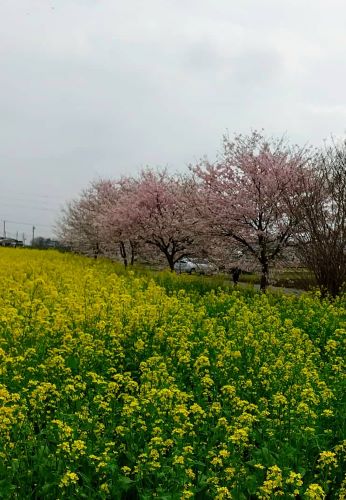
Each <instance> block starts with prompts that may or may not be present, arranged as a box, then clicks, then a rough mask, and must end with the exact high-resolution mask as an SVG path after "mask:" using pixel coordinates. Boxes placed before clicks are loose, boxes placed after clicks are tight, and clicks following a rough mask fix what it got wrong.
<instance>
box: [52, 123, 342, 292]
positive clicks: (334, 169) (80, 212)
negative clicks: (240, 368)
mask: <svg viewBox="0 0 346 500" xmlns="http://www.w3.org/2000/svg"><path fill="white" fill-rule="evenodd" d="M189 170H190V171H189V174H186V175H178V174H174V175H172V174H169V173H168V171H167V170H165V169H164V170H152V169H145V170H142V171H141V172H140V174H139V175H138V176H136V177H123V178H121V179H119V180H109V179H102V180H98V181H94V182H93V183H92V184H91V185H90V186H89V187H88V188H87V189H86V190H84V191H83V192H82V193H81V195H80V196H79V198H77V199H75V200H73V201H71V202H70V203H69V204H68V206H67V207H66V209H65V210H64V213H63V214H62V217H61V218H60V220H59V223H58V231H59V237H60V238H61V239H62V241H64V242H65V243H67V244H69V246H70V247H72V248H73V249H75V250H77V251H81V252H84V253H87V254H89V255H90V254H92V255H94V256H95V257H97V256H98V255H101V254H104V255H109V256H120V257H121V258H122V259H123V262H124V264H125V266H127V265H128V264H133V262H134V261H135V259H136V258H137V257H138V256H140V257H141V258H142V259H147V260H151V261H154V260H157V259H158V258H160V257H161V258H164V259H166V261H167V263H168V265H169V267H170V269H171V270H173V269H174V264H175V262H176V261H177V260H178V259H180V258H181V257H183V256H186V255H196V256H208V258H210V259H211V260H214V261H216V262H217V264H218V265H219V266H220V265H221V266H223V267H224V268H226V269H227V268H231V267H234V266H238V267H239V266H240V267H246V268H248V269H249V268H250V267H251V268H252V269H253V268H258V269H259V270H260V272H261V289H262V290H265V289H266V287H267V285H268V279H269V271H270V269H271V268H272V267H273V266H275V265H278V264H279V263H280V262H281V263H282V262H285V261H286V260H287V259H288V258H289V259H291V260H292V259H297V258H299V260H300V262H302V263H303V264H304V265H305V266H307V267H308V268H310V269H311V270H312V271H313V272H314V274H315V276H316V279H317V282H318V284H319V285H320V287H321V289H322V290H324V291H328V292H329V293H331V294H332V295H333V296H335V295H336V294H337V293H339V291H340V289H341V287H342V284H343V283H344V281H345V280H346V265H345V264H346V262H345V260H346V251H345V242H346V234H345V232H346V229H345V222H346V219H345V218H346V145H345V144H341V145H339V144H333V145H332V146H330V147H328V148H326V149H325V150H324V151H312V150H311V149H307V148H300V147H298V146H292V145H289V144H288V143H287V141H285V140H283V139H279V140H276V139H267V138H266V137H265V136H264V135H263V134H262V133H259V132H256V131H255V132H253V133H252V134H251V135H249V136H243V135H238V136H235V137H234V138H233V139H232V140H231V139H229V138H228V137H224V141H223V150H222V153H221V154H220V155H219V158H218V159H217V161H216V162H214V163H210V162H209V161H208V160H207V159H204V160H203V161H201V162H199V163H198V164H197V165H192V166H190V169H189Z"/></svg>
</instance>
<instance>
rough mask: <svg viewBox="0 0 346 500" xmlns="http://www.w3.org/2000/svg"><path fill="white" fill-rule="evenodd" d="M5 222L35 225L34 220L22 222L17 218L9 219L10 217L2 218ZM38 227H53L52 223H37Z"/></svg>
mask: <svg viewBox="0 0 346 500" xmlns="http://www.w3.org/2000/svg"><path fill="white" fill-rule="evenodd" d="M2 220H3V222H4V223H7V222H8V223H9V224H20V225H22V226H34V225H35V224H33V223H32V222H20V221H17V220H9V219H2ZM37 227H49V228H52V224H37Z"/></svg>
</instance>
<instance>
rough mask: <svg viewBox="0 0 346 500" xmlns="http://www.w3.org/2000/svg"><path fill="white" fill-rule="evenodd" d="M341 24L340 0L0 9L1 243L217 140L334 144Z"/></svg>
mask: <svg viewBox="0 0 346 500" xmlns="http://www.w3.org/2000/svg"><path fill="white" fill-rule="evenodd" d="M345 25H346V3H345V1H344V0H328V1H327V0H323V1H322V0H289V1H287V0H286V1H284V0H261V1H258V0H145V1H144V0H0V68H1V69H0V186H1V191H0V193H1V194H0V220H1V227H0V234H1V233H2V226H3V223H2V221H3V220H6V221H7V223H6V228H7V232H8V233H11V234H12V235H14V236H15V234H16V232H17V231H18V232H19V234H21V233H22V232H23V231H25V232H26V234H27V238H29V237H30V234H31V226H32V225H33V224H34V225H35V226H36V228H37V229H36V234H41V235H50V234H52V231H51V227H50V226H51V225H52V224H53V222H54V220H55V219H56V217H57V214H58V213H59V208H60V207H61V206H62V205H63V204H64V202H65V200H67V199H70V198H71V197H74V196H76V195H77V194H78V192H79V191H80V190H81V189H82V188H83V187H85V186H86V185H87V184H88V182H89V181H90V180H92V179H94V178H97V177H104V176H112V177H117V176H119V175H121V174H126V173H131V174H132V173H135V172H136V171H138V169H139V168H141V167H143V166H145V165H151V166H160V165H161V166H167V167H169V168H170V169H172V170H183V169H185V168H186V165H187V164H189V163H191V162H193V161H195V160H196V159H198V158H200V157H201V156H203V155H208V156H209V158H210V159H213V158H214V157H215V155H216V152H217V150H218V149H219V148H220V143H221V137H222V134H223V133H224V132H225V131H227V130H228V131H229V133H233V132H249V131H250V130H251V129H253V128H264V129H265V131H266V132H267V134H268V135H272V134H273V135H282V134H283V133H286V134H287V136H288V137H289V138H290V139H291V140H292V141H294V142H298V143H300V144H305V143H307V142H310V143H312V144H314V145H320V144H322V142H323V139H325V138H328V137H330V134H334V135H335V136H342V135H344V134H345V132H346V93H345V89H346V30H345ZM9 221H14V222H9ZM24 223H25V224H24Z"/></svg>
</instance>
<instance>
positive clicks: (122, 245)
mask: <svg viewBox="0 0 346 500" xmlns="http://www.w3.org/2000/svg"><path fill="white" fill-rule="evenodd" d="M119 247H120V255H121V258H122V259H123V262H124V266H125V269H126V268H127V254H126V248H125V243H124V242H123V241H121V242H120V243H119Z"/></svg>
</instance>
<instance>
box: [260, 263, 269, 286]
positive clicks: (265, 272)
mask: <svg viewBox="0 0 346 500" xmlns="http://www.w3.org/2000/svg"><path fill="white" fill-rule="evenodd" d="M261 264H262V274H261V284H260V289H261V292H263V293H265V292H266V289H267V286H268V282H269V279H268V276H269V266H268V260H267V259H264V260H263V261H262V262H261Z"/></svg>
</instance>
